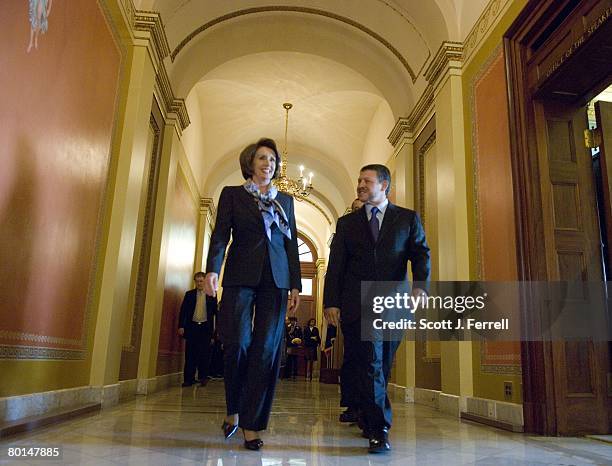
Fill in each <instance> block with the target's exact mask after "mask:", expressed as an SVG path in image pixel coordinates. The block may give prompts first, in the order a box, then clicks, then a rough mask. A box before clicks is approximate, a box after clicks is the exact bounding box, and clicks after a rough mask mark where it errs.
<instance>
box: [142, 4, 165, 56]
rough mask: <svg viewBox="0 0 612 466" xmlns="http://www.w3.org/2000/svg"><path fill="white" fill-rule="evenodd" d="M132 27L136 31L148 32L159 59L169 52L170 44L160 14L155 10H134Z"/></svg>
mask: <svg viewBox="0 0 612 466" xmlns="http://www.w3.org/2000/svg"><path fill="white" fill-rule="evenodd" d="M133 21H134V24H133V28H134V29H135V30H136V31H144V32H148V33H149V34H150V35H151V43H152V44H153V49H154V50H155V52H156V55H157V58H158V59H159V61H160V62H161V61H163V59H164V58H166V57H167V56H168V55H169V54H170V46H169V45H168V38H167V37H166V32H165V29H164V24H163V22H162V19H161V16H160V15H159V13H158V12H156V11H142V10H134V13H133Z"/></svg>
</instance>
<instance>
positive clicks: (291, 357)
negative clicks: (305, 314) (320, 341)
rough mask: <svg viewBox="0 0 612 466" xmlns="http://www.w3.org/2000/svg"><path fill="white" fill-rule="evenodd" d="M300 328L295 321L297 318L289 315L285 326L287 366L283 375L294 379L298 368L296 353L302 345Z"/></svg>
mask: <svg viewBox="0 0 612 466" xmlns="http://www.w3.org/2000/svg"><path fill="white" fill-rule="evenodd" d="M302 336H303V335H302V329H301V328H300V326H299V325H298V323H297V318H295V317H293V316H292V317H289V323H288V324H287V326H286V327H285V338H286V340H287V366H286V367H285V377H286V378H288V379H295V377H296V376H297V370H298V353H299V350H300V346H301V345H302Z"/></svg>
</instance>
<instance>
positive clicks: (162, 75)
mask: <svg viewBox="0 0 612 466" xmlns="http://www.w3.org/2000/svg"><path fill="white" fill-rule="evenodd" d="M155 83H156V85H157V88H158V89H159V94H160V97H161V98H162V104H163V106H164V110H165V113H166V114H168V113H174V114H175V115H176V116H177V118H178V122H179V125H180V127H181V130H184V129H185V128H187V126H189V124H190V123H191V120H190V119H189V114H188V113H187V106H186V105H185V99H179V98H176V97H174V92H172V86H171V85H170V79H169V78H168V73H167V72H166V68H165V67H164V66H161V67H160V68H159V70H158V71H157V73H156V74H155Z"/></svg>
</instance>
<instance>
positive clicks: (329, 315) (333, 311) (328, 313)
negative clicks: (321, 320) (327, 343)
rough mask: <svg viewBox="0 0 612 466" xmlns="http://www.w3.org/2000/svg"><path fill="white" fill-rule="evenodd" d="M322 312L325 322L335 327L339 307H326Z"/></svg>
mask: <svg viewBox="0 0 612 466" xmlns="http://www.w3.org/2000/svg"><path fill="white" fill-rule="evenodd" d="M323 314H325V318H326V319H327V322H328V323H330V324H332V325H334V326H335V327H337V326H338V325H339V324H340V308H339V307H326V308H325V309H323Z"/></svg>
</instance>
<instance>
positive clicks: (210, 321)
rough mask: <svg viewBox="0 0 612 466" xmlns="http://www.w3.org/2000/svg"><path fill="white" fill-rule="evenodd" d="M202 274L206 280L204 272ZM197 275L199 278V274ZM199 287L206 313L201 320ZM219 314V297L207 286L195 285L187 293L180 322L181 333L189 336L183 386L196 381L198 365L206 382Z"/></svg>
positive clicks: (185, 336) (186, 340)
mask: <svg viewBox="0 0 612 466" xmlns="http://www.w3.org/2000/svg"><path fill="white" fill-rule="evenodd" d="M200 277H201V279H202V280H203V279H204V274H202V275H201V276H200ZM194 279H195V280H197V279H198V276H197V274H196V277H195V278H194ZM198 291H199V292H200V293H201V297H202V299H203V300H204V304H205V306H204V313H203V316H202V318H201V319H200V320H199V321H197V320H198V319H197V317H198V316H196V302H197V299H198ZM216 315H217V299H216V298H211V297H210V296H207V295H206V294H204V289H202V290H198V289H197V288H194V289H193V290H189V291H187V292H186V293H185V297H184V298H183V303H182V304H181V311H180V313H179V323H178V326H179V334H181V333H182V335H181V336H182V337H183V338H185V368H184V370H183V380H184V381H183V386H185V387H187V386H190V385H192V384H193V383H194V382H195V380H196V379H195V374H196V369H197V371H198V379H199V380H200V383H202V385H205V384H206V378H207V376H208V367H209V364H210V339H211V337H212V334H213V332H214V328H215V316H216ZM194 319H195V320H194ZM180 329H183V332H180Z"/></svg>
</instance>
